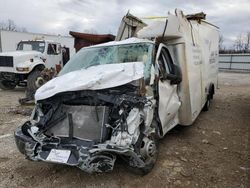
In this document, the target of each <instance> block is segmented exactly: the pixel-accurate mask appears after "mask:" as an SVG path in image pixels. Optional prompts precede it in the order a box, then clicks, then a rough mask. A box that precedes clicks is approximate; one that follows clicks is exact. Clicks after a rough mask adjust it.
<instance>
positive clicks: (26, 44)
mask: <svg viewBox="0 0 250 188" xmlns="http://www.w3.org/2000/svg"><path fill="white" fill-rule="evenodd" d="M44 48H45V43H44V42H43V41H22V42H19V44H18V46H17V50H21V51H32V50H35V51H38V52H41V53H43V52H44Z"/></svg>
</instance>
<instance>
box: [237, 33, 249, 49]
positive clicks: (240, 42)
mask: <svg viewBox="0 0 250 188" xmlns="http://www.w3.org/2000/svg"><path fill="white" fill-rule="evenodd" d="M234 49H235V51H236V52H243V53H246V52H249V51H250V32H247V33H245V34H242V33H241V34H239V35H238V36H237V38H236V40H235V42H234Z"/></svg>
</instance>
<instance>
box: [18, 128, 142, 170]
mask: <svg viewBox="0 0 250 188" xmlns="http://www.w3.org/2000/svg"><path fill="white" fill-rule="evenodd" d="M15 141H16V145H17V147H18V149H19V151H20V152H21V153H22V154H24V155H25V156H26V158H27V159H29V160H32V161H45V162H50V163H51V161H48V160H47V157H48V155H49V154H50V152H51V150H52V149H58V150H70V151H71V152H70V156H69V158H68V160H67V162H66V163H61V164H66V165H70V166H77V167H79V168H80V169H81V170H83V171H86V172H90V173H91V172H108V171H112V170H113V167H114V164H115V160H116V155H117V154H118V155H125V156H130V157H132V158H134V160H133V161H134V163H135V166H137V167H143V166H144V162H143V161H142V160H141V159H140V158H139V156H137V154H136V153H135V152H134V151H133V150H132V149H130V148H121V147H117V146H114V145H110V144H97V145H94V143H93V142H91V141H83V140H79V139H69V138H62V139H61V140H60V143H56V142H43V143H39V142H38V141H35V140H34V139H33V138H32V137H30V136H27V135H25V134H23V132H22V130H21V128H18V129H17V130H16V131H15ZM52 163H58V162H52Z"/></svg>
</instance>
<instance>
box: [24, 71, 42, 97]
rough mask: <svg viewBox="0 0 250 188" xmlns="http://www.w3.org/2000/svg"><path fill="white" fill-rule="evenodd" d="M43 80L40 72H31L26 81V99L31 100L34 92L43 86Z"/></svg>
mask: <svg viewBox="0 0 250 188" xmlns="http://www.w3.org/2000/svg"><path fill="white" fill-rule="evenodd" d="M44 83H45V82H44V80H43V78H42V77H41V71H39V70H33V71H32V72H31V73H30V74H29V76H28V79H27V91H26V96H27V97H28V98H30V97H31V98H32V97H33V96H34V94H35V92H36V90H37V89H38V88H39V87H41V86H42V85H43V84H44Z"/></svg>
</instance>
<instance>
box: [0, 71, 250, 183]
mask: <svg viewBox="0 0 250 188" xmlns="http://www.w3.org/2000/svg"><path fill="white" fill-rule="evenodd" d="M219 81H220V84H219V87H220V89H218V90H217V91H216V95H215V98H214V101H213V103H212V106H211V109H210V110H209V111H208V112H202V113H201V114H200V115H199V117H198V119H197V120H196V121H195V123H194V124H193V125H192V126H189V127H181V126H178V127H176V128H174V129H173V130H172V131H170V132H169V133H168V134H167V135H166V136H165V137H164V139H162V140H161V141H160V149H159V151H160V153H159V157H158V161H157V163H156V165H155V168H154V169H153V171H152V172H151V173H149V174H148V175H146V176H143V177H141V176H136V175H134V174H131V173H130V172H129V171H127V169H126V167H125V165H124V164H123V163H122V162H121V161H119V160H118V161H117V163H116V166H115V169H114V171H113V172H111V173H103V174H87V173H85V172H82V171H81V170H79V169H77V168H73V167H68V166H63V165H55V164H49V163H42V162H31V161H28V160H26V159H25V158H24V156H23V155H21V154H20V153H19V152H18V151H17V149H16V146H15V142H14V138H13V136H11V135H12V134H13V131H14V130H15V128H16V127H17V126H18V125H20V124H21V123H23V122H25V121H26V120H27V119H28V118H29V117H28V116H26V115H27V114H22V113H21V114H20V113H13V112H8V111H4V110H2V111H1V113H0V187H52V186H53V187H109V188H110V187H111V188H112V187H114V188H115V187H192V188H193V187H211V188H212V187H223V188H224V187H227V188H231V187H235V188H236V187H237V188H238V187H240V188H247V187H250V185H249V171H250V164H249V136H248V135H249V131H250V129H249V127H250V102H249V101H250V75H249V74H232V73H220V79H219ZM23 94H24V93H23V91H20V90H17V91H16V90H15V91H12V92H6V91H0V97H1V101H0V107H1V109H5V108H11V109H13V108H18V109H19V108H20V107H19V106H18V104H17V100H18V98H19V97H21V96H22V95H23ZM24 108H27V107H24ZM8 134H9V135H8ZM4 135H7V136H4ZM1 136H2V137H1Z"/></svg>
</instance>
